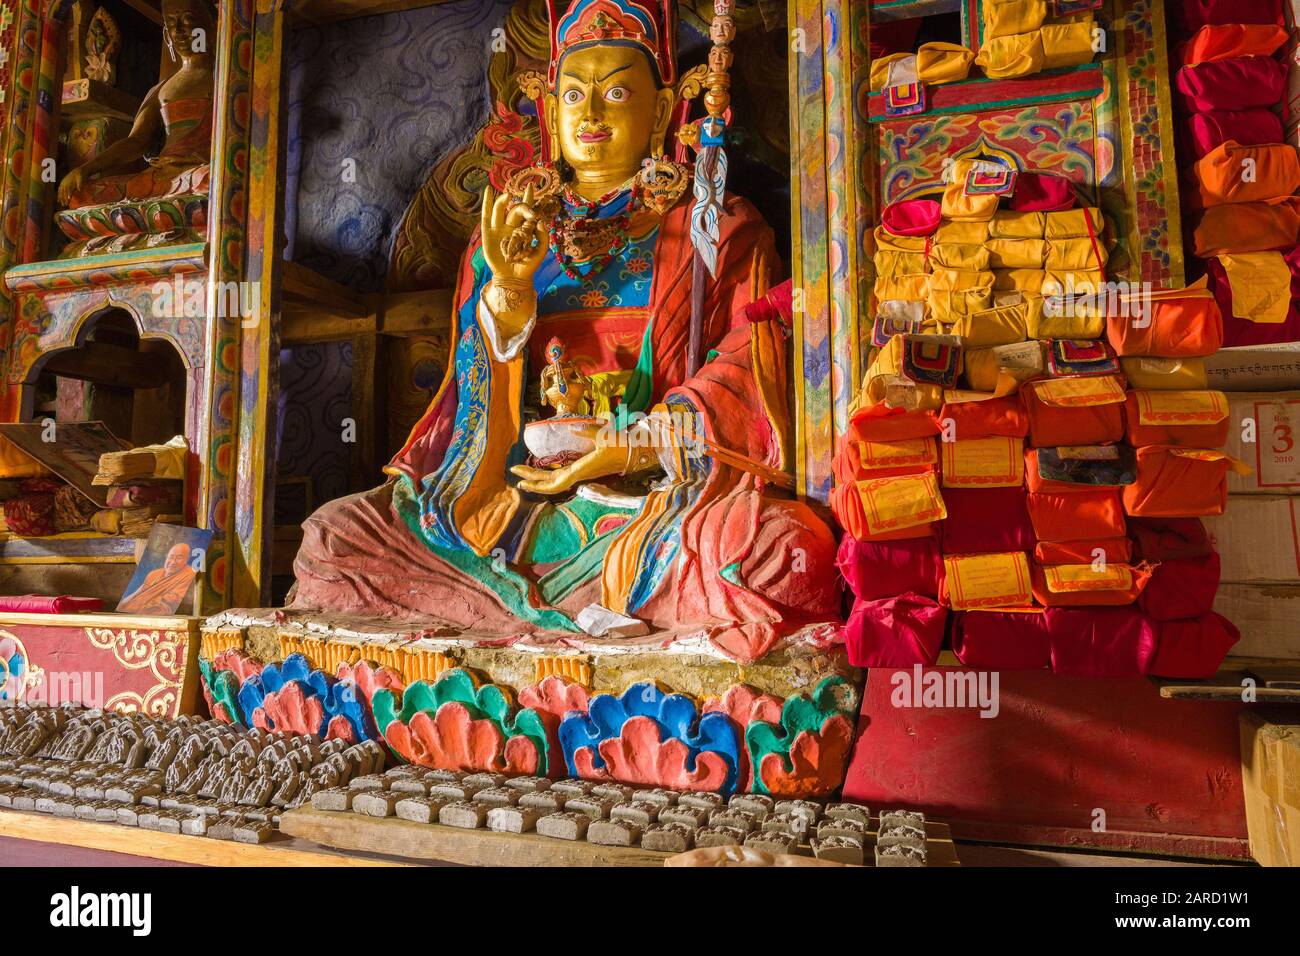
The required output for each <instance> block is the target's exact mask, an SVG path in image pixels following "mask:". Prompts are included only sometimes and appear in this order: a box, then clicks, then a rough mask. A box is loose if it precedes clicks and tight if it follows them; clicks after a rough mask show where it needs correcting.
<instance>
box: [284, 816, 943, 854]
mask: <svg viewBox="0 0 1300 956" xmlns="http://www.w3.org/2000/svg"><path fill="white" fill-rule="evenodd" d="M926 829H927V830H928V831H929V835H930V839H929V841H928V853H929V860H930V866H960V865H961V864H960V863H959V862H958V860H957V850H956V847H955V845H954V844H953V842H952V834H951V832H950V831H949V829H948V827H947V826H945V825H944V824H941V823H934V824H930V823H927V824H926ZM280 830H281V832H283V833H286V834H289V835H291V836H295V837H299V838H301V839H304V840H310V841H312V842H315V843H321V844H324V845H326V846H332V847H336V848H338V849H341V850H353V851H359V852H364V853H377V854H382V855H385V856H399V857H406V858H409V859H414V860H421V861H426V862H429V861H441V862H446V863H463V864H467V865H478V866H663V862H664V860H666V859H668V857H670V856H672V854H671V853H657V852H654V851H652V850H642V849H641V848H640V847H617V846H596V845H595V844H592V843H587V842H585V841H581V840H573V841H570V840H556V839H552V838H551V837H544V836H539V835H538V834H536V833H494V832H493V831H491V830H462V829H459V828H457V827H445V826H442V825H441V824H438V823H413V822H411V821H410V820H399V819H397V818H396V817H385V818H378V817H367V816H363V815H362V814H359V813H334V812H329V811H324V810H316V809H313V808H311V807H299V808H298V809H296V810H290V811H289V812H288V813H285V814H284V815H283V816H281V817H280Z"/></svg>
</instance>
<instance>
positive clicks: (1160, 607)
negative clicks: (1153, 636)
mask: <svg viewBox="0 0 1300 956" xmlns="http://www.w3.org/2000/svg"><path fill="white" fill-rule="evenodd" d="M1218 589H1219V555H1218V554H1217V553H1216V552H1214V551H1211V552H1210V553H1209V554H1203V555H1201V556H1200V557H1196V558H1178V559H1175V560H1172V561H1162V562H1160V563H1159V564H1157V565H1156V566H1155V568H1154V570H1152V572H1151V579H1150V580H1149V581H1147V586H1146V588H1145V589H1144V590H1143V592H1142V597H1141V599H1140V602H1139V603H1140V604H1141V605H1142V610H1143V611H1145V612H1146V615H1147V617H1149V618H1151V620H1153V621H1176V620H1178V619H1179V618H1184V617H1200V616H1201V615H1203V614H1209V613H1210V611H1212V610H1214V595H1215V592H1216V591H1218Z"/></svg>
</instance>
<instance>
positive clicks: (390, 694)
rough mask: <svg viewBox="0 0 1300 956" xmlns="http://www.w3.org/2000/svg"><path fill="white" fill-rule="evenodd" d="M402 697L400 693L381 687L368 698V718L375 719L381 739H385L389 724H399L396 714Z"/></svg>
mask: <svg viewBox="0 0 1300 956" xmlns="http://www.w3.org/2000/svg"><path fill="white" fill-rule="evenodd" d="M402 697H403V692H402V691H399V690H392V689H390V688H387V687H381V688H380V689H379V690H377V691H375V694H374V696H373V697H371V698H370V716H371V717H373V718H374V719H375V726H376V727H377V728H378V729H379V735H380V736H381V737H385V738H387V736H388V727H389V725H390V724H397V723H400V721H399V720H398V716H397V713H398V710H399V709H400V708H401V701H402Z"/></svg>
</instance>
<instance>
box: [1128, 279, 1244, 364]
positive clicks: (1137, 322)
mask: <svg viewBox="0 0 1300 956" xmlns="http://www.w3.org/2000/svg"><path fill="white" fill-rule="evenodd" d="M1146 313H1149V314H1146ZM1106 338H1107V340H1108V341H1109V342H1110V344H1111V347H1113V348H1114V349H1115V353H1116V354H1117V355H1121V356H1123V355H1155V356H1160V357H1162V358H1188V357H1190V358H1204V357H1205V356H1207V355H1213V354H1214V353H1215V352H1217V351H1219V349H1220V348H1221V347H1222V345H1223V315H1222V314H1221V313H1220V312H1219V304H1218V303H1217V302H1216V301H1215V300H1214V296H1213V294H1211V293H1210V291H1209V290H1208V289H1205V288H1203V287H1192V288H1187V289H1168V290H1164V291H1161V292H1153V293H1151V296H1150V301H1149V302H1148V303H1145V304H1144V303H1143V302H1142V301H1141V300H1137V299H1130V300H1125V301H1123V302H1120V303H1118V304H1117V306H1116V308H1114V309H1113V310H1111V311H1110V312H1108V314H1107V316H1106Z"/></svg>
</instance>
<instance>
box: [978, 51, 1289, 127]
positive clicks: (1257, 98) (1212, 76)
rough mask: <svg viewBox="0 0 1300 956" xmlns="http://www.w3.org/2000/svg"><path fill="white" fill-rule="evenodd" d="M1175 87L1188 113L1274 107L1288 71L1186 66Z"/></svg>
mask: <svg viewBox="0 0 1300 956" xmlns="http://www.w3.org/2000/svg"><path fill="white" fill-rule="evenodd" d="M977 62H978V61H977ZM1174 85H1175V86H1176V87H1177V89H1178V93H1179V95H1180V98H1181V100H1182V103H1183V108H1184V110H1185V112H1188V113H1204V112H1206V111H1208V110H1247V109H1252V108H1254V107H1258V106H1272V105H1273V104H1275V103H1277V102H1278V100H1280V99H1282V94H1283V92H1284V91H1285V88H1286V67H1285V66H1284V65H1283V64H1282V63H1280V62H1278V61H1277V60H1273V59H1270V58H1269V57H1265V56H1237V57H1233V58H1232V59H1230V60H1215V61H1213V62H1212V63H1202V64H1200V65H1199V66H1185V67H1183V68H1182V69H1180V70H1179V71H1178V73H1177V74H1175V76H1174Z"/></svg>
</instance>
